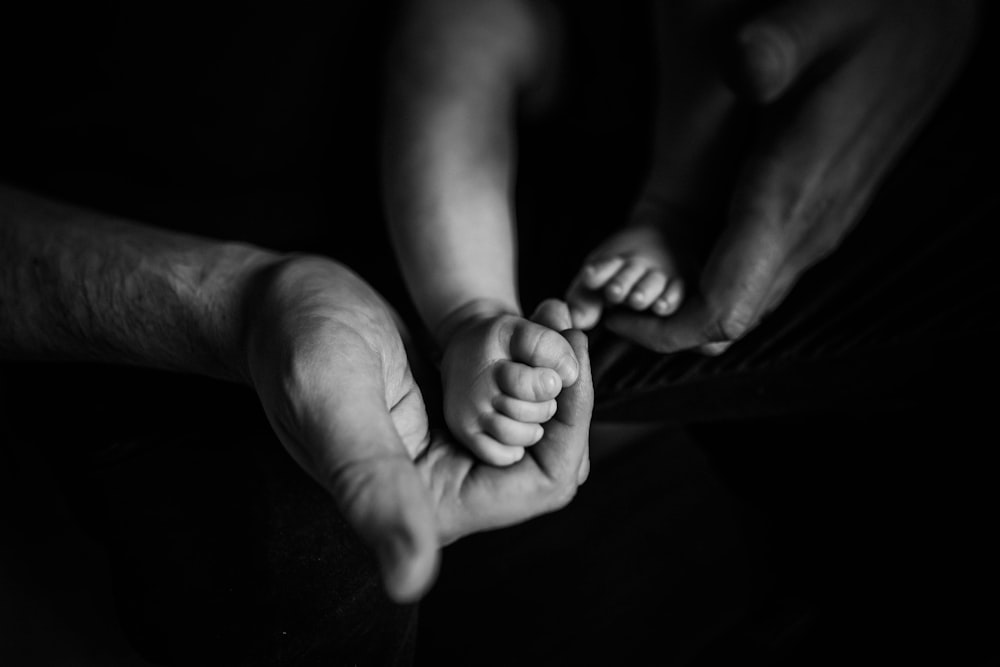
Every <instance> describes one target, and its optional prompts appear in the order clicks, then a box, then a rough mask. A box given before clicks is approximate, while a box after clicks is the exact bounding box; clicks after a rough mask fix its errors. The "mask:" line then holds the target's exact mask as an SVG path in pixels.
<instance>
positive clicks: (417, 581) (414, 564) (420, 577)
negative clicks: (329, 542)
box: [334, 453, 439, 602]
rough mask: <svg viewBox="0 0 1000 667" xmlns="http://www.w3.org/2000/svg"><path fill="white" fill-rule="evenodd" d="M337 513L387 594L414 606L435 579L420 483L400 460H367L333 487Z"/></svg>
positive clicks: (434, 548) (431, 533) (434, 547)
mask: <svg viewBox="0 0 1000 667" xmlns="http://www.w3.org/2000/svg"><path fill="white" fill-rule="evenodd" d="M334 493H335V495H336V496H337V497H338V501H339V504H340V506H341V509H342V511H343V512H344V514H345V516H346V517H347V519H348V521H349V522H350V523H351V525H352V526H354V528H355V530H357V532H358V534H359V535H360V536H361V538H362V539H363V540H364V541H365V542H366V543H367V544H368V546H369V547H371V549H372V550H373V551H374V553H375V555H376V556H377V558H378V561H379V566H380V569H381V573H382V580H383V584H384V586H385V590H386V593H387V594H388V595H389V597H390V598H392V599H393V600H395V601H397V602H413V601H415V600H418V599H419V598H420V597H422V596H423V595H424V593H426V592H427V590H428V589H429V588H430V586H431V584H432V583H433V582H434V578H435V576H436V574H437V568H438V562H439V543H438V537H437V527H436V524H435V519H434V514H433V512H432V510H431V504H430V499H429V497H428V494H427V491H426V488H425V487H424V484H423V481H422V480H421V479H420V477H419V475H418V474H417V472H416V470H415V468H414V467H413V463H412V461H410V460H409V457H407V456H406V455H405V454H403V453H401V454H400V455H398V456H388V457H385V456H380V457H372V458H369V459H367V460H363V461H360V462H358V463H356V464H354V465H351V466H350V467H348V468H345V469H344V470H343V471H342V472H341V474H340V475H338V477H337V478H336V481H335V489H334Z"/></svg>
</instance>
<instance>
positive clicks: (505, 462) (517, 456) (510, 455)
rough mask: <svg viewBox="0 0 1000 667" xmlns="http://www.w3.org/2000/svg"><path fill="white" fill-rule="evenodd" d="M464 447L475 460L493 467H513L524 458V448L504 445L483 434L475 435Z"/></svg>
mask: <svg viewBox="0 0 1000 667" xmlns="http://www.w3.org/2000/svg"><path fill="white" fill-rule="evenodd" d="M538 428H541V426H539V427H538ZM466 445H467V446H468V448H469V451H471V452H472V453H473V454H475V455H476V457H477V458H479V459H480V460H481V461H483V462H484V463H488V464H490V465H494V466H499V467H505V466H509V465H514V464H515V463H517V462H518V461H520V460H521V459H523V458H524V447H518V446H512V445H507V444H504V443H503V442H500V441H499V440H497V439H496V438H494V437H493V436H492V435H489V434H488V433H485V432H483V433H477V434H476V435H475V436H473V437H472V438H471V439H470V440H469V441H468V442H467V443H466Z"/></svg>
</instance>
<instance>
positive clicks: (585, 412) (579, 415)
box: [530, 330, 594, 509]
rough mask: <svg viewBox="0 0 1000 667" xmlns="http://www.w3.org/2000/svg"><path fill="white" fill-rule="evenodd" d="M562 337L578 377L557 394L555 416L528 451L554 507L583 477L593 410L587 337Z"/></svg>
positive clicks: (574, 334)
mask: <svg viewBox="0 0 1000 667" xmlns="http://www.w3.org/2000/svg"><path fill="white" fill-rule="evenodd" d="M563 335H564V336H565V337H566V340H567V341H568V342H569V344H570V345H571V346H572V348H573V352H574V354H575V355H576V357H577V359H578V360H579V362H580V373H579V377H578V378H577V380H576V382H574V383H573V384H572V385H570V386H569V387H566V388H564V389H563V390H562V392H561V393H560V394H559V397H558V398H557V399H556V403H557V408H556V414H555V415H554V416H553V417H552V419H550V420H549V421H548V422H547V423H546V424H545V435H544V436H543V438H542V440H541V442H539V443H538V444H537V445H535V446H534V447H533V448H532V449H531V450H530V455H531V456H532V457H534V459H535V461H537V463H538V466H539V468H540V469H541V470H542V471H543V472H544V473H545V474H546V476H547V477H548V478H549V480H550V481H551V483H552V484H554V491H555V493H554V494H553V495H552V502H554V503H555V507H561V506H562V505H565V504H566V503H567V502H569V500H570V498H572V497H573V494H574V493H575V491H576V487H577V486H578V485H579V483H580V480H581V478H585V476H586V473H585V472H584V471H585V470H586V469H587V468H588V463H587V461H589V439H590V438H589V434H590V417H591V414H592V412H593V408H594V385H593V380H592V377H591V372H590V354H589V352H588V349H587V336H586V335H585V334H584V333H583V332H582V331H577V330H571V331H566V332H564V333H563ZM555 507H553V509H555Z"/></svg>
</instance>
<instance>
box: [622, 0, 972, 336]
mask: <svg viewBox="0 0 1000 667" xmlns="http://www.w3.org/2000/svg"><path fill="white" fill-rule="evenodd" d="M976 12H977V4H976V3H974V2H968V3H950V2H946V1H944V0H920V1H919V2H899V1H896V0H883V1H881V2H867V1H863V0H856V1H851V2H839V1H835V0H807V1H805V2H782V3H778V4H776V5H774V6H772V7H769V8H768V9H767V10H766V11H763V12H759V13H757V14H756V15H755V16H753V17H752V18H751V19H750V20H748V21H746V22H744V24H743V25H742V27H741V28H740V29H739V30H737V31H736V33H735V38H734V47H735V48H734V49H733V51H734V53H735V54H736V55H735V59H734V62H732V63H731V66H730V69H731V72H732V75H731V77H732V78H731V79H730V81H731V83H732V85H733V88H734V89H735V90H736V91H738V92H739V93H740V94H741V95H742V96H743V98H744V99H746V100H749V101H752V102H753V103H754V104H755V105H757V109H756V114H757V120H756V121H755V123H754V126H753V130H752V131H753V133H754V140H753V143H752V146H751V147H750V150H749V152H747V153H746V154H745V155H743V156H742V157H741V158H740V164H739V172H738V174H737V178H736V184H735V187H734V189H733V190H732V192H730V193H722V194H721V196H725V197H726V198H727V199H728V202H729V207H728V213H727V214H726V216H725V220H724V226H723V229H722V231H721V233H720V234H719V235H718V237H717V238H716V239H715V240H714V242H713V244H712V246H711V247H710V251H709V253H708V255H707V257H706V258H705V259H704V260H703V261H702V262H701V263H700V264H699V265H698V266H697V267H696V271H695V272H694V274H693V277H692V279H691V280H689V282H688V290H687V291H688V295H687V297H686V298H685V299H684V302H683V304H682V305H681V307H680V308H678V309H677V311H676V312H675V313H674V314H673V315H671V316H670V317H669V318H661V317H652V316H649V315H648V314H646V313H629V312H624V311H621V310H619V311H616V312H615V313H614V314H612V315H611V316H610V317H608V319H607V326H608V327H609V328H610V329H611V330H613V331H615V332H616V333H618V334H619V335H621V336H623V337H626V338H629V339H631V340H633V341H635V342H636V343H639V344H641V345H643V346H645V347H648V348H651V349H653V350H657V351H661V352H674V351H678V350H684V349H699V350H701V351H703V352H707V353H711V354H717V353H720V352H722V351H724V350H725V349H727V348H728V347H729V345H731V344H732V343H733V342H734V341H736V340H738V339H740V338H742V337H743V336H744V335H746V333H747V332H748V331H750V330H752V329H753V328H754V327H756V326H757V325H758V324H759V323H760V321H761V319H762V318H764V317H765V316H766V315H767V313H769V312H770V311H772V310H773V309H774V308H776V307H777V306H778V305H779V304H780V303H781V302H782V301H783V299H784V298H785V296H786V295H787V294H788V293H789V292H790V290H791V289H792V288H793V287H794V286H795V284H796V283H797V282H798V280H799V278H800V277H801V276H802V274H803V273H804V272H805V271H807V270H808V269H809V268H810V267H812V266H813V265H815V264H816V263H817V262H819V261H820V260H821V259H823V258H824V257H826V256H827V255H829V254H830V253H832V252H834V251H835V250H836V249H837V247H838V246H839V244H840V243H841V241H842V240H843V239H844V238H845V237H846V235H847V234H848V233H849V232H850V230H851V229H852V228H853V226H854V225H855V223H856V222H857V220H858V219H859V218H860V216H861V214H862V213H863V212H864V210H865V208H866V207H867V205H868V202H869V201H870V200H871V198H872V196H873V195H874V193H875V191H876V188H877V186H878V184H879V183H880V182H881V179H882V178H883V176H884V175H885V174H886V173H887V172H888V170H889V169H890V168H891V167H892V165H893V164H894V163H895V161H896V160H897V158H898V157H899V156H900V155H901V154H902V152H903V150H904V149H905V148H906V147H907V146H908V145H909V143H910V142H911V141H912V140H913V138H914V137H915V136H916V134H917V133H918V131H919V130H920V128H921V127H922V126H923V124H924V123H925V122H926V120H927V119H928V118H929V117H930V116H931V114H932V113H933V112H934V110H935V109H936V108H937V106H938V104H939V102H940V100H941V99H942V98H943V96H944V94H945V92H946V91H947V90H948V88H949V86H950V84H951V83H952V82H953V81H954V79H955V78H956V76H957V74H958V72H959V71H960V70H961V67H962V65H963V63H964V61H965V57H966V55H967V53H968V51H969V48H970V46H971V44H972V43H973V40H974V25H975V16H976ZM720 99H721V98H720ZM719 103H720V102H719V101H718V100H716V102H715V104H719ZM712 104H713V102H712V101H711V100H701V101H699V100H694V102H693V105H694V106H693V109H694V112H695V113H694V115H696V116H697V115H698V110H699V108H700V109H702V110H703V111H704V115H705V117H711V115H712V114H711V112H712V109H713V108H714V107H713V106H712ZM720 127H721V125H720ZM689 136H692V135H689V134H686V133H685V132H683V126H679V127H678V131H677V133H676V136H675V139H674V140H673V141H674V142H675V143H676V144H677V145H678V146H680V148H681V150H680V152H681V153H684V152H685V151H686V148H685V147H686V142H687V141H688V138H687V137H689ZM669 144H670V141H666V139H665V145H667V146H669ZM706 145H707V144H706ZM660 171H661V178H659V179H658V180H659V181H660V182H661V183H664V184H669V183H671V182H673V183H685V182H686V181H685V178H686V176H685V173H684V171H683V170H682V169H679V168H678V169H662V170H660ZM694 190H695V191H698V188H694ZM649 203H650V206H652V207H656V206H657V205H659V206H660V207H661V209H662V216H663V217H664V218H665V217H666V216H668V215H669V211H670V210H671V209H672V208H674V207H676V205H678V204H680V205H681V206H682V207H684V206H693V207H695V208H697V206H698V202H697V201H694V202H689V201H685V200H684V199H683V198H682V197H680V198H679V196H678V195H677V193H676V192H672V191H671V190H670V189H666V190H664V191H662V193H661V196H659V197H651V198H650V200H649Z"/></svg>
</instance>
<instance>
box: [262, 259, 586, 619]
mask: <svg viewBox="0 0 1000 667" xmlns="http://www.w3.org/2000/svg"><path fill="white" fill-rule="evenodd" d="M255 282H256V285H255V287H254V289H251V290H250V291H249V293H250V300H249V301H248V303H247V308H246V313H247V316H246V317H247V329H246V340H247V353H248V366H249V369H250V375H251V378H252V382H253V385H254V386H255V388H256V389H257V392H258V394H259V396H260V399H261V402H262V403H263V406H264V410H265V412H266V413H267V416H268V419H269V420H270V423H271V425H272V427H273V428H274V430H275V432H276V433H277V435H278V437H279V439H280V440H281V442H282V444H283V445H284V446H285V448H286V449H287V450H288V451H289V453H290V454H291V455H292V456H293V457H294V458H295V460H296V461H297V462H298V463H299V465H301V466H302V467H303V468H304V469H305V470H306V471H307V472H308V473H309V474H310V475H311V476H312V477H313V478H314V479H315V480H316V481H318V482H319V483H320V484H321V485H322V486H324V487H325V488H326V489H327V490H328V491H329V492H330V493H331V494H332V496H333V498H334V500H335V502H336V504H337V506H338V507H339V509H340V511H341V512H342V513H343V515H344V516H345V518H346V519H347V521H348V522H349V523H350V524H351V525H352V526H353V527H354V528H355V529H356V530H357V531H358V533H359V535H360V536H361V537H362V539H364V540H365V541H366V542H367V543H368V544H369V545H370V546H371V547H372V548H373V550H374V551H375V553H376V555H377V556H378V559H379V561H380V564H381V567H382V572H383V577H384V581H385V586H386V590H387V592H388V593H389V595H390V596H391V597H392V598H394V599H396V600H398V601H411V600H415V599H417V598H419V597H420V596H421V595H422V594H423V593H424V592H425V591H426V590H427V588H428V587H429V586H430V584H431V583H432V581H433V578H434V575H435V572H436V568H437V564H438V551H439V547H440V545H441V544H447V543H448V542H451V541H453V540H455V539H458V538H459V537H462V536H463V535H466V534H469V533H472V532H475V531H479V530H485V529H488V528H496V527H500V526H503V525H507V524H512V523H516V522H519V521H523V520H525V519H528V518H530V517H532V516H535V515H537V514H541V513H544V512H547V511H551V510H555V509H557V508H559V507H561V506H563V505H564V504H565V503H567V502H568V501H569V500H570V499H571V498H572V496H573V495H574V493H575V491H576V488H577V486H578V485H579V484H580V483H582V481H583V480H584V479H585V477H586V472H587V469H588V461H589V459H588V457H587V444H588V430H589V422H590V411H591V408H592V405H593V393H592V386H591V381H590V374H589V365H588V362H587V354H586V342H585V338H584V337H583V336H582V335H579V332H569V333H568V335H567V337H568V338H569V340H570V342H571V343H572V345H573V348H574V351H575V352H576V354H577V356H578V358H579V359H580V360H581V364H580V365H581V373H580V379H579V380H578V381H577V382H576V383H575V384H574V385H573V386H572V387H569V388H568V389H566V390H564V391H563V392H562V394H561V395H560V397H559V401H558V411H557V413H556V415H555V417H554V418H553V419H552V420H551V421H550V422H549V423H548V424H546V426H545V437H544V438H543V440H542V441H541V442H540V443H538V444H537V445H535V446H534V447H532V448H531V452H530V454H529V455H526V456H525V458H524V459H523V460H522V461H521V462H519V463H518V464H517V465H515V466H512V467H509V468H504V469H499V468H493V467H490V466H486V465H483V464H480V463H478V462H477V461H476V460H474V459H473V458H472V457H471V456H470V455H469V454H468V453H466V451H465V450H464V448H461V447H459V446H458V445H456V443H454V442H453V441H452V440H451V439H450V438H448V437H446V436H444V435H442V434H439V433H432V432H431V431H430V428H429V424H428V419H427V413H426V409H425V407H424V402H423V398H422V396H421V393H420V390H419V388H418V387H417V385H416V382H415V381H414V378H413V374H412V372H411V370H410V366H409V364H408V361H407V356H406V350H405V348H404V345H403V342H402V339H401V337H400V333H399V329H398V326H397V323H396V321H394V319H393V315H392V312H391V310H390V309H389V307H388V306H387V305H386V304H385V302H384V301H383V300H382V298H381V297H380V296H379V295H378V294H377V293H376V292H375V291H374V290H373V289H371V287H369V286H368V285H367V284H366V283H365V282H364V281H362V280H361V279H360V278H358V277H357V276H356V275H354V274H353V273H351V272H350V271H349V270H347V269H346V268H344V267H343V266H341V265H339V264H336V263H334V262H331V261H328V260H325V259H320V258H309V257H300V258H293V259H288V260H284V261H282V262H280V263H278V264H277V265H274V266H271V267H269V268H267V269H265V270H264V271H263V272H262V273H261V274H260V275H259V276H257V278H256V281H255Z"/></svg>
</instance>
